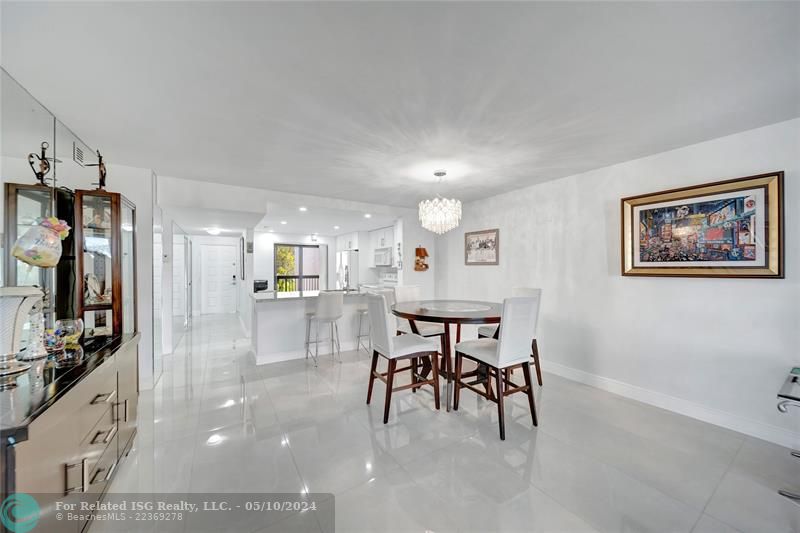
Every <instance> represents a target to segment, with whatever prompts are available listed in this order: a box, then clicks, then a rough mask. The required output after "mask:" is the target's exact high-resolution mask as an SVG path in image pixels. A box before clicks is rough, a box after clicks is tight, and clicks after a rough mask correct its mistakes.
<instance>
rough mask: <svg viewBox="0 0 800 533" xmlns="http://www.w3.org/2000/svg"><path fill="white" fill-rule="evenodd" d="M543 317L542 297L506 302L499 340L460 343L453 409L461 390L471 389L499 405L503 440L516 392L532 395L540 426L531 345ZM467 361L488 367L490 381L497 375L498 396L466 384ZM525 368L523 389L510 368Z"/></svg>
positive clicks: (534, 420)
mask: <svg viewBox="0 0 800 533" xmlns="http://www.w3.org/2000/svg"><path fill="white" fill-rule="evenodd" d="M538 318H539V297H538V296H536V297H531V296H526V297H515V298H508V299H506V300H504V301H503V314H502V318H501V324H502V327H501V328H500V332H499V335H498V337H499V338H497V339H494V338H482V339H477V340H469V341H464V342H459V343H458V344H456V346H455V352H456V378H455V382H456V388H455V395H454V398H453V409H454V410H458V400H459V397H460V391H461V388H468V389H470V390H472V391H474V392H475V393H476V394H479V395H481V396H483V397H484V398H486V399H488V400H491V401H495V402H497V414H498V419H499V420H498V422H499V424H500V439H501V440H505V438H506V429H505V416H504V400H505V397H506V396H508V395H510V394H514V393H516V392H524V393H525V394H526V395H527V396H528V404H529V406H530V409H531V418H532V420H533V425H534V426H536V425H537V424H538V421H537V418H536V405H535V403H534V399H533V385H532V380H531V374H530V346H531V340H532V338H533V335H534V332H535V331H536V322H537V320H538ZM464 359H470V360H471V361H474V362H476V363H478V364H483V365H486V367H487V368H488V375H487V379H490V378H491V376H492V375H493V376H494V380H495V386H496V388H497V394H496V397H495V395H492V394H490V393H489V392H486V391H483V390H480V389H478V388H476V387H474V386H473V385H471V384H469V383H465V382H462V381H461V379H462V376H461V374H462V365H463V360H464ZM515 366H522V368H523V376H524V378H525V385H523V386H520V385H517V384H515V383H513V382H512V381H511V379H510V378H509V377H508V373H506V372H505V370H506V369H509V368H513V367H515Z"/></svg>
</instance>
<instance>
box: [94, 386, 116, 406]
mask: <svg viewBox="0 0 800 533" xmlns="http://www.w3.org/2000/svg"><path fill="white" fill-rule="evenodd" d="M116 395H117V391H115V390H112V391H111V392H104V393H102V394H98V395H97V396H95V397H94V398H93V399H92V401H91V402H89V403H90V404H91V405H97V404H98V403H108V402H109V401H111V399H112V398H113V397H114V396H116Z"/></svg>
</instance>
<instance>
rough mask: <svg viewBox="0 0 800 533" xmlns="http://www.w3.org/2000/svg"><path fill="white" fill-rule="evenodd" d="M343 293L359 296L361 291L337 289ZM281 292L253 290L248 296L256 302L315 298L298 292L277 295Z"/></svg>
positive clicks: (312, 295) (315, 297) (315, 296)
mask: <svg viewBox="0 0 800 533" xmlns="http://www.w3.org/2000/svg"><path fill="white" fill-rule="evenodd" d="M337 292H342V293H344V295H345V297H348V296H360V295H361V294H362V293H360V292H358V291H357V290H353V289H351V290H346V291H337ZM279 294H281V293H277V292H275V291H262V292H253V293H250V297H251V298H252V299H253V300H255V301H256V302H278V301H285V300H289V301H291V300H316V299H317V295H316V294H311V295H303V296H300V295H299V294H295V293H283V294H282V295H281V296H278V295H279Z"/></svg>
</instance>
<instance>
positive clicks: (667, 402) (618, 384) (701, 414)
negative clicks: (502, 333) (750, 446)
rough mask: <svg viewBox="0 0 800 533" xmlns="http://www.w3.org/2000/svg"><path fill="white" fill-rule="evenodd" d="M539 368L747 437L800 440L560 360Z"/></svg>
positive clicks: (786, 432)
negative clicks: (591, 372)
mask: <svg viewBox="0 0 800 533" xmlns="http://www.w3.org/2000/svg"><path fill="white" fill-rule="evenodd" d="M542 370H544V371H545V372H549V373H551V374H555V375H557V376H560V377H562V378H566V379H569V380H572V381H577V382H578V383H583V384H584V385H589V386H592V387H596V388H598V389H601V390H604V391H607V392H611V393H613V394H618V395H620V396H624V397H625V398H630V399H632V400H636V401H639V402H642V403H646V404H648V405H653V406H655V407H660V408H662V409H666V410H667V411H672V412H674V413H679V414H682V415H685V416H688V417H691V418H694V419H697V420H701V421H703V422H708V423H709V424H714V425H716V426H721V427H724V428H726V429H731V430H733V431H738V432H739V433H744V434H745V435H749V436H751V437H756V438H759V439H763V440H766V441H769V442H773V443H775V444H779V445H781V446H786V447H787V448H792V447H795V448H796V447H797V445H798V443H799V442H800V433H795V432H793V431H790V430H788V429H785V428H782V427H779V426H773V425H771V424H765V423H763V422H759V421H757V420H753V419H750V418H745V417H742V416H739V415H735V414H733V413H729V412H727V411H722V410H720V409H715V408H713V407H707V406H704V405H700V404H697V403H694V402H690V401H688V400H683V399H681V398H676V397H674V396H670V395H668V394H664V393H661V392H656V391H652V390H648V389H645V388H642V387H639V386H637V385H631V384H630V383H625V382H623V381H618V380H615V379H611V378H607V377H603V376H598V375H596V374H590V373H589V372H585V371H583V370H578V369H577V368H572V367H569V366H565V365H562V364H560V363H554V362H552V361H545V360H542Z"/></svg>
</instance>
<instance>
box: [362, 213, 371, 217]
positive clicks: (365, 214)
mask: <svg viewBox="0 0 800 533" xmlns="http://www.w3.org/2000/svg"><path fill="white" fill-rule="evenodd" d="M364 218H372V215H370V214H369V213H364Z"/></svg>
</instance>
